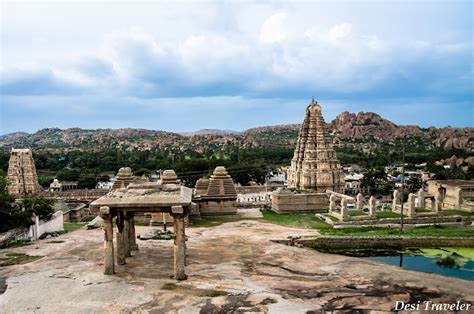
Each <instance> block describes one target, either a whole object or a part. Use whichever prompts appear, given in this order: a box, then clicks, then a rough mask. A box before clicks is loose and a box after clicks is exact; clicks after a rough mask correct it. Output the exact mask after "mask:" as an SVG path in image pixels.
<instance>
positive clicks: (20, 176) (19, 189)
mask: <svg viewBox="0 0 474 314" xmlns="http://www.w3.org/2000/svg"><path fill="white" fill-rule="evenodd" d="M40 191H41V187H40V185H39V183H38V176H37V175H36V167H35V161H34V160H33V154H32V153H31V150H29V149H26V148H25V149H15V148H13V149H12V152H11V155H10V161H9V162H8V193H9V194H11V195H14V196H26V195H29V194H35V193H38V192H40Z"/></svg>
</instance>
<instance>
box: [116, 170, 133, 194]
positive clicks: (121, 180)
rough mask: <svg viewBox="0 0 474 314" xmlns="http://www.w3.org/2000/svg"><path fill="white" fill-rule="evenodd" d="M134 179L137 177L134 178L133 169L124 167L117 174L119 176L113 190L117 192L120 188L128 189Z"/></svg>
mask: <svg viewBox="0 0 474 314" xmlns="http://www.w3.org/2000/svg"><path fill="white" fill-rule="evenodd" d="M134 179H135V177H134V176H133V172H132V168H130V167H122V168H120V169H119V171H118V172H117V176H116V177H115V181H114V184H113V185H112V189H113V190H115V189H120V188H126V187H127V186H128V185H129V184H130V183H132V182H133V181H134Z"/></svg>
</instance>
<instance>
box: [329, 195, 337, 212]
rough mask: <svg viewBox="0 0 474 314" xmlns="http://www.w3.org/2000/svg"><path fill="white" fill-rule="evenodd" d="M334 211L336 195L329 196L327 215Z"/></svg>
mask: <svg viewBox="0 0 474 314" xmlns="http://www.w3.org/2000/svg"><path fill="white" fill-rule="evenodd" d="M334 210H336V195H334V194H331V196H330V197H329V214H331V213H332V212H333V211H334Z"/></svg>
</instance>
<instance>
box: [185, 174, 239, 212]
mask: <svg viewBox="0 0 474 314" xmlns="http://www.w3.org/2000/svg"><path fill="white" fill-rule="evenodd" d="M193 200H194V201H195V202H196V203H198V204H199V213H200V215H201V216H220V215H235V214H237V208H236V200H237V191H236V190H235V186H234V182H233V181H232V178H231V177H230V175H229V174H228V173H227V170H226V169H225V167H216V169H215V170H214V173H213V174H212V176H211V178H210V179H205V178H203V179H199V180H198V181H197V182H196V189H195V193H194V198H193Z"/></svg>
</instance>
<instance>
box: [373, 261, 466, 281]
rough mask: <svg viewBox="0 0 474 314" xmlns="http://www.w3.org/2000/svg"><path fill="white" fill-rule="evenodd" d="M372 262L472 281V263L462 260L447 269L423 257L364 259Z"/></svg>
mask: <svg viewBox="0 0 474 314" xmlns="http://www.w3.org/2000/svg"><path fill="white" fill-rule="evenodd" d="M365 258H367V259H371V260H374V261H378V262H382V263H386V264H390V265H397V266H400V267H403V268H405V269H409V270H415V271H422V272H427V273H435V274H439V275H444V276H450V277H456V278H461V279H464V280H474V261H473V260H467V261H466V260H464V261H462V262H461V263H459V264H458V265H457V267H451V268H450V267H447V266H441V265H438V264H437V261H439V259H438V258H437V257H426V256H423V255H415V256H412V255H408V256H407V255H399V256H371V257H365Z"/></svg>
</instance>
